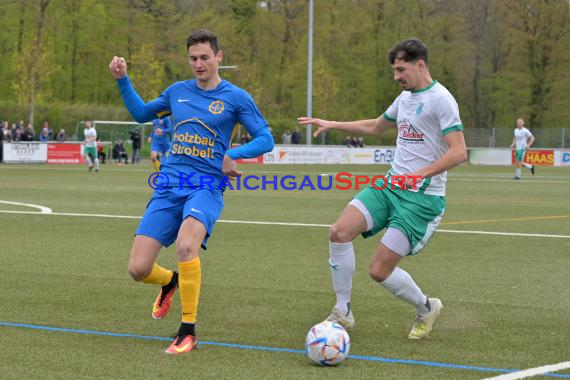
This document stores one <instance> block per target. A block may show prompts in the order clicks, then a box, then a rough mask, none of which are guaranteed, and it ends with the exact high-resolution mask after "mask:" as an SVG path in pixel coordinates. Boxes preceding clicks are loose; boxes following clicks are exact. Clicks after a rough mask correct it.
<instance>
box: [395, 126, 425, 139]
mask: <svg viewBox="0 0 570 380" xmlns="http://www.w3.org/2000/svg"><path fill="white" fill-rule="evenodd" d="M398 138H400V139H402V140H406V141H411V142H423V141H424V134H423V133H421V132H418V131H417V130H416V128H414V126H413V125H412V124H411V123H407V122H404V123H402V124H400V125H399V126H398Z"/></svg>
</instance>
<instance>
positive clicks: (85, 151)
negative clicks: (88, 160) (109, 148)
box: [83, 146, 97, 158]
mask: <svg viewBox="0 0 570 380" xmlns="http://www.w3.org/2000/svg"><path fill="white" fill-rule="evenodd" d="M83 154H84V155H86V156H91V157H93V158H97V149H96V148H93V147H88V146H86V147H85V148H83Z"/></svg>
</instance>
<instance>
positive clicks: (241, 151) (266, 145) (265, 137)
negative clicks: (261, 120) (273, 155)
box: [226, 128, 275, 160]
mask: <svg viewBox="0 0 570 380" xmlns="http://www.w3.org/2000/svg"><path fill="white" fill-rule="evenodd" d="M248 132H249V131H248ZM250 135H251V136H252V137H253V140H251V141H250V142H248V143H247V144H245V145H240V146H238V147H237V148H233V149H229V150H227V151H226V155H227V156H228V157H229V158H231V159H232V160H237V159H238V158H255V157H259V156H261V155H262V154H264V153H267V152H270V151H272V150H273V146H274V145H275V142H274V141H273V136H271V133H269V128H262V129H255V130H253V131H252V132H250Z"/></svg>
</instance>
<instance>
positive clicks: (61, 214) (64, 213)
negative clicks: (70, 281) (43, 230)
mask: <svg viewBox="0 0 570 380" xmlns="http://www.w3.org/2000/svg"><path fill="white" fill-rule="evenodd" d="M38 207H41V206H38ZM46 208H47V207H46ZM0 213H4V214H25V215H53V216H79V217H81V216H84V217H90V218H91V217H95V218H111V219H140V218H141V217H140V216H131V215H109V214H80V213H75V212H50V213H41V212H35V211H12V210H0ZM218 223H231V224H256V225H263V226H288V227H318V228H328V227H330V224H314V223H288V222H258V221H251V220H223V219H220V220H218ZM437 231H438V232H443V233H452V234H472V235H498V236H522V237H543V238H558V239H570V235H549V234H525V233H519V232H493V231H470V230H437Z"/></svg>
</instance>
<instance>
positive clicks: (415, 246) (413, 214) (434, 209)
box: [355, 181, 445, 255]
mask: <svg viewBox="0 0 570 380" xmlns="http://www.w3.org/2000/svg"><path fill="white" fill-rule="evenodd" d="M382 185H383V182H382V181H378V182H377V183H376V186H377V187H382ZM355 199H358V200H359V201H360V202H362V203H363V204H364V206H365V207H366V209H367V210H368V212H369V213H370V216H371V217H372V221H373V222H374V226H373V227H372V229H371V230H369V231H366V232H364V233H362V236H363V237H365V238H368V237H370V236H374V235H376V234H377V233H378V232H380V231H381V230H383V229H384V228H387V227H392V228H397V229H398V230H400V231H401V232H402V233H403V234H404V235H406V237H407V238H408V240H409V242H410V246H411V247H412V251H411V252H410V253H409V254H410V255H415V254H416V253H418V252H419V251H421V250H422V249H423V248H424V247H425V246H426V244H427V242H428V241H429V239H430V238H431V237H432V235H433V233H434V232H435V230H436V229H437V227H438V225H439V223H440V221H441V219H442V217H443V213H444V211H445V197H444V196H438V195H426V194H420V193H416V192H413V191H406V190H401V189H399V188H398V187H396V188H395V190H391V189H390V187H389V186H388V187H386V188H385V189H383V190H378V189H375V188H374V187H372V186H369V187H368V188H366V189H364V190H362V191H361V192H360V193H358V194H357V195H356V197H355Z"/></svg>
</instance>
